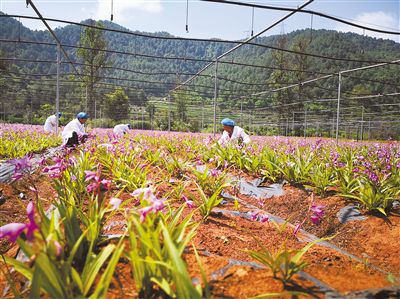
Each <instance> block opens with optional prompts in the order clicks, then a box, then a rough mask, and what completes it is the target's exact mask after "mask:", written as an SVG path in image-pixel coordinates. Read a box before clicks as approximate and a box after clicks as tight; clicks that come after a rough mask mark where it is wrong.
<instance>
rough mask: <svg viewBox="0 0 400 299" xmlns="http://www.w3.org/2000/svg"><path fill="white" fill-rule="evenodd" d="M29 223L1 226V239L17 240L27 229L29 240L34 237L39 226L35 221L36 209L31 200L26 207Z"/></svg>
mask: <svg viewBox="0 0 400 299" xmlns="http://www.w3.org/2000/svg"><path fill="white" fill-rule="evenodd" d="M26 212H27V216H28V219H29V223H28V224H26V223H15V222H14V223H9V224H6V225H3V226H2V227H0V239H2V238H7V239H8V240H9V241H10V242H15V241H16V240H17V239H18V237H19V236H20V235H21V234H22V232H24V231H25V230H26V238H27V239H28V241H31V240H32V239H33V234H34V232H35V231H36V230H37V229H38V228H39V227H38V225H37V224H36V222H35V211H34V205H33V202H30V203H29V204H28V206H27V208H26Z"/></svg>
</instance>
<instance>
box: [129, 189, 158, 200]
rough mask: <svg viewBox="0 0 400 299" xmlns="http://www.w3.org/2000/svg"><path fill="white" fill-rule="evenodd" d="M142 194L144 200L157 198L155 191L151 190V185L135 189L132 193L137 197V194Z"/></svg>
mask: <svg viewBox="0 0 400 299" xmlns="http://www.w3.org/2000/svg"><path fill="white" fill-rule="evenodd" d="M142 194H143V199H144V200H152V199H153V198H155V196H154V194H153V192H152V191H151V188H150V187H148V188H139V189H136V190H135V191H133V192H132V193H131V195H132V196H133V197H137V196H140V195H142Z"/></svg>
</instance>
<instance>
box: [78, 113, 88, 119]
mask: <svg viewBox="0 0 400 299" xmlns="http://www.w3.org/2000/svg"><path fill="white" fill-rule="evenodd" d="M76 118H77V119H81V118H83V119H88V118H89V116H88V115H87V113H86V112H79V113H78V114H77V115H76Z"/></svg>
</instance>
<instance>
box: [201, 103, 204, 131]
mask: <svg viewBox="0 0 400 299" xmlns="http://www.w3.org/2000/svg"><path fill="white" fill-rule="evenodd" d="M201 129H202V130H203V129H204V99H202V100H201Z"/></svg>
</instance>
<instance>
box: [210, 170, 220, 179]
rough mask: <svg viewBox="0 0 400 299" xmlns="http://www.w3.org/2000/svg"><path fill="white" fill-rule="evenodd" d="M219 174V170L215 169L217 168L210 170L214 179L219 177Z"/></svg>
mask: <svg viewBox="0 0 400 299" xmlns="http://www.w3.org/2000/svg"><path fill="white" fill-rule="evenodd" d="M218 173H219V172H218V170H217V169H215V168H214V169H211V170H210V174H211V176H213V177H216V176H218Z"/></svg>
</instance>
